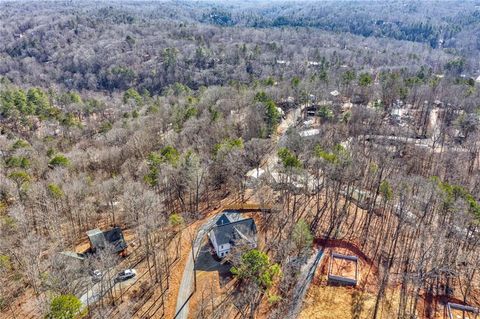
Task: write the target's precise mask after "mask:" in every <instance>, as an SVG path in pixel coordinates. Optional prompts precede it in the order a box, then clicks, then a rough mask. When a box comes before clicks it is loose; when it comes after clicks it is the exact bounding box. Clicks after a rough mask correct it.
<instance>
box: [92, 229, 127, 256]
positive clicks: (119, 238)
mask: <svg viewBox="0 0 480 319" xmlns="http://www.w3.org/2000/svg"><path fill="white" fill-rule="evenodd" d="M87 236H88V239H89V240H90V247H91V249H92V251H93V252H95V251H96V250H97V249H105V247H106V246H107V244H110V245H111V246H112V247H113V251H114V252H116V253H120V252H122V251H124V250H125V249H126V248H127V243H126V241H125V239H124V237H123V233H122V230H121V229H120V227H114V228H112V229H110V230H107V231H101V230H100V229H98V228H95V229H92V230H89V231H87Z"/></svg>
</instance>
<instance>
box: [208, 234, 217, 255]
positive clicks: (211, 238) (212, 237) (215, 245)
mask: <svg viewBox="0 0 480 319" xmlns="http://www.w3.org/2000/svg"><path fill="white" fill-rule="evenodd" d="M208 238H210V242H211V243H212V245H213V248H214V249H215V251H216V252H217V251H218V246H217V240H216V239H215V234H214V233H213V230H211V231H210V232H209V233H208Z"/></svg>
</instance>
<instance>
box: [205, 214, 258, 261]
mask: <svg viewBox="0 0 480 319" xmlns="http://www.w3.org/2000/svg"><path fill="white" fill-rule="evenodd" d="M240 216H241V215H240V214H239V213H233V212H224V213H223V214H222V215H221V216H220V218H218V220H217V222H216V223H215V226H214V227H213V228H212V230H211V231H210V232H209V233H208V238H209V239H210V242H211V243H212V245H213V248H214V249H215V253H216V254H217V256H218V257H220V258H223V257H225V256H226V255H227V254H228V253H229V252H230V249H231V248H232V247H233V246H234V245H235V243H237V242H238V241H244V242H247V243H248V244H249V245H250V246H251V247H252V248H255V247H257V227H256V225H255V221H254V220H253V218H246V219H239V218H240Z"/></svg>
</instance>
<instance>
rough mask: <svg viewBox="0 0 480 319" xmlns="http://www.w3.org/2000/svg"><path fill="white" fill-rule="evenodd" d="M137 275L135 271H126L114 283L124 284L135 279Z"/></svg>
mask: <svg viewBox="0 0 480 319" xmlns="http://www.w3.org/2000/svg"><path fill="white" fill-rule="evenodd" d="M136 275H137V271H136V270H135V269H125V270H124V271H122V272H120V273H119V274H118V275H117V277H115V279H114V280H113V281H114V282H115V283H117V282H122V281H125V280H128V279H131V278H134V277H135V276H136Z"/></svg>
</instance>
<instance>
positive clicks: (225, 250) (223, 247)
mask: <svg viewBox="0 0 480 319" xmlns="http://www.w3.org/2000/svg"><path fill="white" fill-rule="evenodd" d="M230 248H231V245H230V244H228V243H227V244H223V245H220V247H218V250H216V252H217V256H218V257H220V258H222V257H225V255H226V254H228V252H229V251H230Z"/></svg>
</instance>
